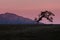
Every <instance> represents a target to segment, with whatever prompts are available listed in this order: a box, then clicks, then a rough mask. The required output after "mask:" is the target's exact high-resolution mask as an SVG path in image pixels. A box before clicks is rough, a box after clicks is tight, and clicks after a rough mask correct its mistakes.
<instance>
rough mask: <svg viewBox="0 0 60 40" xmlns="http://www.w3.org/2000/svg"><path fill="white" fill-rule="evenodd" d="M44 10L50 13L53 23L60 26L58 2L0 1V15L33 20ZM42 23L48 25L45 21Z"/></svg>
mask: <svg viewBox="0 0 60 40" xmlns="http://www.w3.org/2000/svg"><path fill="white" fill-rule="evenodd" d="M44 10H48V11H52V12H53V13H54V14H55V17H54V22H53V23H54V24H60V0H0V13H5V12H11V13H15V14H17V15H19V16H23V17H27V18H30V19H33V20H34V18H35V17H37V16H38V14H39V13H40V12H41V11H44ZM43 22H44V23H48V21H46V20H45V19H44V20H43Z"/></svg>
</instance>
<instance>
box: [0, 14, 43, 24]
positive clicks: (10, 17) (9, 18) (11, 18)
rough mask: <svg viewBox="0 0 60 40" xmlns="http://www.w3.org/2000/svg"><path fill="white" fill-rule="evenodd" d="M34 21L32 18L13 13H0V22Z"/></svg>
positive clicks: (30, 22) (31, 22)
mask: <svg viewBox="0 0 60 40" xmlns="http://www.w3.org/2000/svg"><path fill="white" fill-rule="evenodd" d="M35 23H36V22H35V21H34V20H31V19H29V18H24V17H22V16H18V15H16V14H14V13H4V14H0V24H35ZM40 24H43V23H40Z"/></svg>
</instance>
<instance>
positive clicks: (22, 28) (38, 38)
mask: <svg viewBox="0 0 60 40" xmlns="http://www.w3.org/2000/svg"><path fill="white" fill-rule="evenodd" d="M59 26H60V25H0V40H60V27H59Z"/></svg>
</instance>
